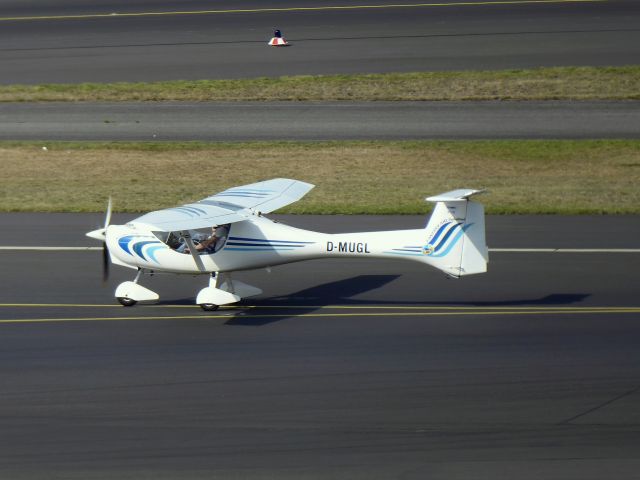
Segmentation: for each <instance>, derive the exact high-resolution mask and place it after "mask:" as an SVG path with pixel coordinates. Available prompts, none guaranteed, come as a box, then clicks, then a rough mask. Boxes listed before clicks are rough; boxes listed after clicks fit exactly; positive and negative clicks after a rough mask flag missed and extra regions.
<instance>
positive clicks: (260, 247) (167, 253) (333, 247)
mask: <svg viewBox="0 0 640 480" xmlns="http://www.w3.org/2000/svg"><path fill="white" fill-rule="evenodd" d="M160 238H161V237H160V236H156V235H155V234H154V232H153V231H152V230H151V229H150V228H149V226H147V225H145V224H140V223H129V224H127V225H110V226H109V227H108V229H107V232H106V241H107V246H108V248H109V253H110V255H111V259H112V261H113V262H114V263H117V264H120V265H123V266H128V267H131V268H141V269H144V270H158V271H167V272H172V273H186V274H199V273H210V272H228V271H238V270H247V269H255V268H262V267H267V266H275V265H280V264H285V263H291V262H297V261H302V260H310V259H314V258H326V257H364V258H366V257H370V258H407V259H412V260H418V261H422V262H424V263H429V262H428V261H425V260H427V258H428V255H429V252H428V250H426V249H425V246H426V244H427V241H428V238H427V232H426V231H425V229H416V230H396V231H384V232H359V233H340V234H327V233H320V232H313V231H309V230H303V229H299V228H295V227H291V226H288V225H284V224H281V223H277V222H274V221H272V220H270V219H268V218H266V217H261V216H255V217H253V218H251V219H249V220H246V221H241V222H236V223H233V224H231V225H230V229H229V234H228V237H227V239H226V242H225V243H224V245H223V246H222V247H221V248H220V249H219V250H218V251H216V252H215V253H212V254H201V255H198V256H197V257H198V259H199V260H200V262H198V261H197V259H194V257H193V256H192V255H191V254H188V253H180V252H178V251H177V250H176V249H173V248H171V247H170V246H169V245H167V244H166V243H164V242H163V241H161V240H160ZM199 263H200V264H199Z"/></svg>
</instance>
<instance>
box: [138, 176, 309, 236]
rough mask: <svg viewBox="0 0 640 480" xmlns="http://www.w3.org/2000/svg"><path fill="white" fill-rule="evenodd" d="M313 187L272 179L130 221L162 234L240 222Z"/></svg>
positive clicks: (292, 198) (285, 179)
mask: <svg viewBox="0 0 640 480" xmlns="http://www.w3.org/2000/svg"><path fill="white" fill-rule="evenodd" d="M313 187H314V185H311V184H310V183H305V182H300V181H298V180H291V179H288V178H274V179H272V180H266V181H264V182H258V183H252V184H250V185H243V186H241V187H233V188H229V189H227V190H225V191H224V192H220V193H218V194H216V195H213V196H211V197H207V198H205V199H203V200H200V201H199V202H195V203H188V204H185V205H182V206H180V207H174V208H167V209H164V210H156V211H154V212H149V213H147V214H145V215H142V216H141V217H138V218H136V219H135V220H133V222H134V223H144V224H146V225H149V226H151V227H152V228H153V229H157V230H161V231H165V232H168V231H178V230H193V229H197V228H205V227H210V226H212V225H223V224H226V223H233V222H240V221H242V220H246V219H247V218H249V217H250V216H251V215H252V214H253V212H257V211H259V212H262V213H269V212H273V211H274V210H277V209H279V208H282V207H284V206H286V205H289V204H291V203H293V202H296V201H298V200H300V199H301V198H302V197H303V196H305V195H306V194H307V193H308V192H309V191H310V190H311V189H312V188H313Z"/></svg>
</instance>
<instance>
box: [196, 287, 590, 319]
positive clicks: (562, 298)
mask: <svg viewBox="0 0 640 480" xmlns="http://www.w3.org/2000/svg"><path fill="white" fill-rule="evenodd" d="M399 277H400V275H357V276H355V277H351V278H346V279H343V280H338V281H335V282H329V283H325V284H322V285H316V286H314V287H311V288H306V289H304V290H300V291H298V292H295V293H292V294H291V295H287V296H281V297H271V298H266V299H258V300H255V301H252V302H251V304H252V306H251V308H246V309H243V308H242V303H240V304H239V306H238V307H239V308H238V311H237V313H235V315H234V316H233V318H231V319H230V320H228V321H227V322H225V324H226V325H232V326H254V327H255V326H261V325H267V324H271V323H274V322H278V321H280V320H284V319H287V318H291V317H293V316H296V315H301V314H309V313H313V312H317V311H318V310H321V309H322V308H323V307H327V306H331V305H342V306H345V305H346V306H358V305H379V306H389V307H393V306H394V305H403V306H411V305H414V306H470V307H509V306H561V305H570V304H574V303H577V302H581V301H583V300H584V299H586V298H587V297H589V296H590V294H586V293H578V294H575V293H556V294H551V295H546V296H544V297H540V298H529V299H513V300H504V301H487V302H483V301H460V302H451V301H446V302H445V301H426V302H425V301H420V302H406V301H387V300H384V301H380V300H359V299H355V298H353V297H355V296H357V295H360V294H363V293H366V292H369V291H372V290H375V289H377V288H381V287H384V286H385V285H387V284H389V283H390V282H392V281H394V280H396V279H397V278H399ZM191 302H193V300H191ZM278 307H281V308H278Z"/></svg>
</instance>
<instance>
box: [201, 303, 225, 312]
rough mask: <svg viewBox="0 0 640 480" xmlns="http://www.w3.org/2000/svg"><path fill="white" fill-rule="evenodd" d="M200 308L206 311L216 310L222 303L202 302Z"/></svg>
mask: <svg viewBox="0 0 640 480" xmlns="http://www.w3.org/2000/svg"><path fill="white" fill-rule="evenodd" d="M200 308H201V309H202V310H204V311H205V312H215V311H216V310H217V309H218V308H220V305H216V304H214V303H201V304H200Z"/></svg>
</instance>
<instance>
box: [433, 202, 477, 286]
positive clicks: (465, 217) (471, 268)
mask: <svg viewBox="0 0 640 480" xmlns="http://www.w3.org/2000/svg"><path fill="white" fill-rule="evenodd" d="M478 193H482V190H470V189H466V190H453V191H451V192H446V193H442V194H440V195H436V196H434V197H429V198H427V199H426V200H427V201H428V202H435V203H436V206H435V208H434V209H433V213H432V214H431V218H429V222H428V223H427V226H426V228H425V230H426V234H427V244H426V245H425V246H424V251H423V253H424V254H425V255H424V257H423V258H424V261H425V263H428V264H430V265H432V266H434V267H436V268H438V269H440V270H442V271H443V272H445V273H447V274H448V275H451V276H452V277H461V276H464V275H472V274H474V273H483V272H486V271H487V262H488V261H489V254H488V249H487V245H486V241H485V226H484V207H483V206H482V205H481V204H479V203H476V202H473V201H471V200H469V197H471V196H472V195H476V194H478Z"/></svg>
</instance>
